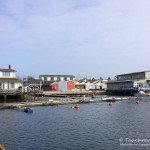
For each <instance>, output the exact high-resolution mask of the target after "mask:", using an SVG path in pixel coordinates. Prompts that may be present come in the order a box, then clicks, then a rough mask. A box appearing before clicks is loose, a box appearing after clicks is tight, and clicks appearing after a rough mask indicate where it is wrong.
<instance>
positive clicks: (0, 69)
mask: <svg viewBox="0 0 150 150" xmlns="http://www.w3.org/2000/svg"><path fill="white" fill-rule="evenodd" d="M0 71H3V72H16V70H14V69H2V68H0Z"/></svg>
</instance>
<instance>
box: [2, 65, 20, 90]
mask: <svg viewBox="0 0 150 150" xmlns="http://www.w3.org/2000/svg"><path fill="white" fill-rule="evenodd" d="M19 86H21V82H20V80H19V79H17V77H16V71H15V70H13V69H12V68H11V66H10V65H9V67H8V69H0V89H1V90H16V89H18V87H19Z"/></svg>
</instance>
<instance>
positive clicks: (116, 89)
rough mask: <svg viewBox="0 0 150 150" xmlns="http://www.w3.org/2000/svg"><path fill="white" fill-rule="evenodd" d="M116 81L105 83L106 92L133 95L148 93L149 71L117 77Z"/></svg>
mask: <svg viewBox="0 0 150 150" xmlns="http://www.w3.org/2000/svg"><path fill="white" fill-rule="evenodd" d="M116 77H117V80H115V81H112V80H111V81H109V82H108V83H107V92H110V93H115V94H116V93H118V94H124V93H127V94H132V95H133V94H134V93H137V92H139V91H144V92H150V71H142V72H133V73H128V74H121V75H117V76H116Z"/></svg>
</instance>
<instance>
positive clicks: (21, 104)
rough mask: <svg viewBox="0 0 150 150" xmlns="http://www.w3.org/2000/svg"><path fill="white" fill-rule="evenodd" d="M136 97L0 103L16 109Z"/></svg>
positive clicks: (112, 100) (122, 98) (5, 107)
mask: <svg viewBox="0 0 150 150" xmlns="http://www.w3.org/2000/svg"><path fill="white" fill-rule="evenodd" d="M129 98H130V99H135V98H136V97H121V98H119V97H118V98H111V97H108V98H103V99H102V98H101V99H86V100H83V99H69V100H53V99H50V100H49V101H33V102H12V103H2V104H1V105H0V110H1V109H14V108H16V107H18V106H19V107H39V106H59V105H69V104H78V103H79V104H84V103H100V102H116V101H123V100H128V99H129Z"/></svg>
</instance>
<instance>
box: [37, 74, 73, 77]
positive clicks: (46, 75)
mask: <svg viewBox="0 0 150 150" xmlns="http://www.w3.org/2000/svg"><path fill="white" fill-rule="evenodd" d="M39 76H40V77H41V76H43V77H75V76H74V75H57V74H56V75H48V74H45V75H39Z"/></svg>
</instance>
